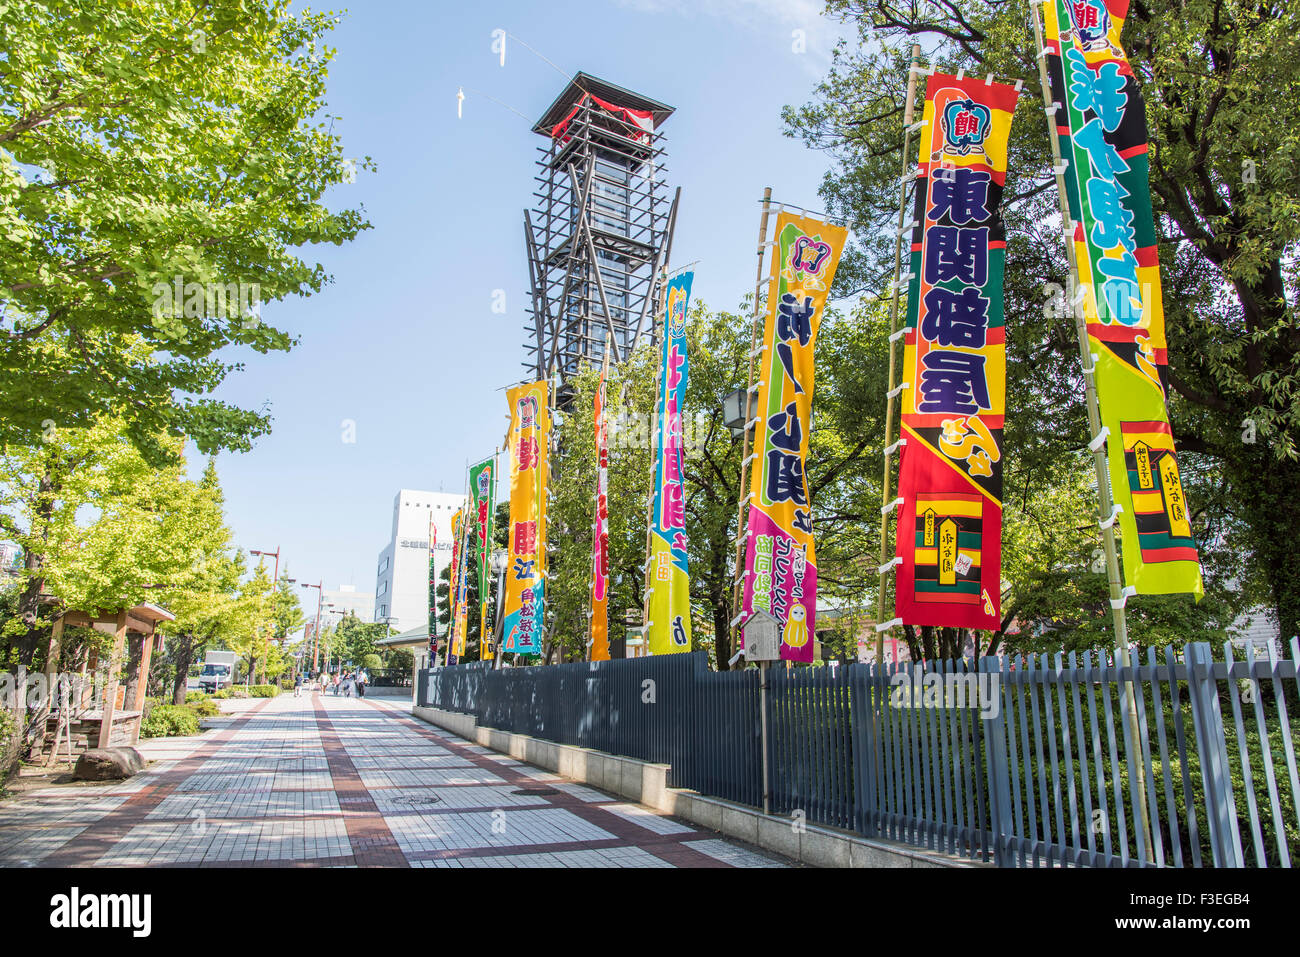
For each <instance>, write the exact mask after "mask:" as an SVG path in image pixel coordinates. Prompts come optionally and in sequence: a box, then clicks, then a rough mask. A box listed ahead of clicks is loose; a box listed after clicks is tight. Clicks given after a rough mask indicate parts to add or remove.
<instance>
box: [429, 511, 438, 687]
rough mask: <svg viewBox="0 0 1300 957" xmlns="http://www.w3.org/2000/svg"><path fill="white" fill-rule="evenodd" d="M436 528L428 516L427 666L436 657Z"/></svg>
mask: <svg viewBox="0 0 1300 957" xmlns="http://www.w3.org/2000/svg"><path fill="white" fill-rule="evenodd" d="M437 551H438V526H437V525H436V524H435V523H434V521H433V513H430V514H429V664H430V665H432V664H433V663H434V662H435V661H436V659H437V656H438V562H437Z"/></svg>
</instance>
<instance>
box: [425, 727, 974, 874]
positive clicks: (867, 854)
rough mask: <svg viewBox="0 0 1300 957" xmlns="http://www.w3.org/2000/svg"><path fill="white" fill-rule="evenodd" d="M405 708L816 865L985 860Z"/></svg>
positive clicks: (608, 757) (597, 754) (664, 770)
mask: <svg viewBox="0 0 1300 957" xmlns="http://www.w3.org/2000/svg"><path fill="white" fill-rule="evenodd" d="M411 714H412V715H414V716H415V717H417V718H419V719H420V720H422V721H426V722H428V723H429V724H432V725H436V726H437V727H439V728H443V729H444V730H447V731H450V732H452V733H453V734H456V735H459V736H460V737H462V738H465V739H466V740H467V741H473V742H475V743H477V744H480V745H482V746H483V747H485V748H491V749H492V750H493V751H498V752H500V753H502V754H508V755H510V756H511V757H512V758H515V759H517V760H519V761H524V762H526V763H528V764H532V765H535V766H536V767H539V768H543V769H545V770H547V771H554V772H555V773H557V774H560V775H563V776H564V777H566V778H569V779H571V780H573V781H578V782H581V783H583V784H589V785H591V786H592V787H594V788H600V789H601V790H602V791H609V792H612V793H614V794H617V795H619V796H620V797H624V798H627V799H628V800H630V801H636V802H637V803H638V804H644V805H646V806H647V807H651V808H654V809H655V810H657V811H662V812H663V813H665V814H671V815H673V816H674V817H679V818H682V819H683V820H686V821H690V822H691V823H693V824H698V825H700V826H701V827H706V828H709V829H710V830H713V831H719V832H721V833H722V834H725V835H726V836H728V837H733V838H736V839H738V840H741V841H746V842H748V843H750V844H753V845H756V846H758V847H761V848H764V849H766V850H769V851H775V852H776V853H778V854H783V855H785V856H786V857H789V858H792V859H794V860H797V861H802V862H803V863H805V864H809V865H812V866H815V867H989V866H991V865H988V864H982V863H980V862H976V861H969V860H966V859H964V858H960V857H956V856H953V855H948V854H938V853H935V852H933V851H927V850H924V849H918V848H914V847H908V846H907V845H903V844H895V843H893V842H891V841H880V840H869V839H867V838H863V837H858V836H856V835H853V834H850V833H849V832H847V831H841V830H838V829H835V828H827V827H819V826H816V825H812V824H803V823H800V824H798V825H797V826H796V823H795V822H794V821H791V820H790V819H789V818H784V817H776V816H774V815H770V814H764V813H763V812H762V811H760V810H757V809H755V808H752V807H747V806H745V805H743V804H735V803H733V802H731V801H723V800H721V799H719V798H714V797H706V796H705V795H703V794H700V793H698V792H696V791H689V790H686V789H684V788H671V787H669V786H668V771H669V765H667V764H651V763H649V762H647V761H638V760H637V759H635V758H626V757H621V756H619V755H614V754H605V753H604V752H602V751H593V750H591V749H589V748H579V747H575V746H573V745H568V744H556V743H555V742H554V741H543V740H541V739H540V738H533V737H529V736H528V735H524V734H513V733H511V732H509V731H498V730H497V729H495V728H481V727H479V726H478V721H477V719H475V717H474V716H473V715H469V714H460V713H458V712H455V711H443V710H441V709H439V708H425V707H419V706H415V707H412V709H411Z"/></svg>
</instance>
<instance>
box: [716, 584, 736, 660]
mask: <svg viewBox="0 0 1300 957" xmlns="http://www.w3.org/2000/svg"><path fill="white" fill-rule="evenodd" d="M712 604H713V651H714V656H715V657H716V658H717V666H718V670H719V671H730V670H731V665H730V663H729V662H730V661H731V656H732V655H733V654H735V652H734V651H732V650H731V596H730V595H729V594H723V595H721V596H718V595H714V596H713V602H712Z"/></svg>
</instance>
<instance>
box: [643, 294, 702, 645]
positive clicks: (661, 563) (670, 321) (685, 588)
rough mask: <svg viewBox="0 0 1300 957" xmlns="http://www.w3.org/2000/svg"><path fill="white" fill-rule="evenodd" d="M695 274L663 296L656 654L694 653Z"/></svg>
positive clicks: (650, 591) (654, 569) (653, 547)
mask: <svg viewBox="0 0 1300 957" xmlns="http://www.w3.org/2000/svg"><path fill="white" fill-rule="evenodd" d="M694 278H695V274H694V273H690V272H686V273H682V274H681V275H680V276H676V277H674V278H673V279H672V280H671V281H670V282H669V283H668V289H667V292H666V295H665V296H664V317H663V323H664V325H663V337H662V351H661V355H660V369H659V398H658V406H657V408H656V418H655V422H656V427H657V433H656V435H655V472H654V488H653V489H652V493H653V498H652V499H651V502H650V538H649V544H650V548H649V557H648V559H647V561H646V639H647V643H648V644H649V647H650V654H652V655H667V654H671V653H673V652H677V651H690V650H691V576H690V566H689V557H688V555H687V552H686V497H685V496H686V482H685V478H684V475H683V473H682V409H683V406H684V405H685V402H686V377H687V374H688V373H689V366H690V363H689V362H688V361H687V354H686V309H687V306H688V305H689V304H690V299H691V282H692V280H693V279H694Z"/></svg>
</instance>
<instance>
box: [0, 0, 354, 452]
mask: <svg viewBox="0 0 1300 957" xmlns="http://www.w3.org/2000/svg"><path fill="white" fill-rule="evenodd" d="M335 22H336V20H335V18H334V17H333V16H332V15H330V14H325V13H317V12H311V11H304V12H301V13H293V14H291V13H290V12H289V4H288V2H286V0H211V2H206V3H201V4H200V3H194V2H193V0H138V2H133V3H108V4H106V3H102V2H99V0H59V2H57V3H49V2H45V0H7V2H6V3H5V4H4V16H3V17H0V51H3V57H0V442H8V443H15V442H18V443H22V442H26V443H33V442H35V441H37V440H38V439H39V437H40V435H41V434H42V432H43V430H44V429H46V428H48V427H49V425H50V424H52V425H54V426H56V427H59V428H73V427H89V426H91V425H92V424H93V423H94V422H95V421H96V420H97V419H99V418H101V417H103V416H106V415H111V416H113V417H115V418H117V419H120V420H121V421H122V422H124V423H125V425H126V427H127V431H128V433H129V434H130V436H131V437H132V439H133V441H135V442H136V444H137V445H138V446H139V447H140V448H141V450H142V451H143V452H144V453H145V455H146V457H147V458H148V459H149V460H150V461H152V462H159V461H161V460H162V459H164V458H167V457H168V456H171V455H172V454H173V450H171V449H170V448H169V447H168V445H167V444H166V442H165V441H163V440H162V439H161V438H160V437H162V436H181V435H184V436H187V437H189V438H190V439H192V440H193V441H194V442H195V443H196V444H197V445H198V447H199V449H200V451H202V452H204V453H210V452H214V451H216V450H218V449H220V448H232V449H247V448H249V446H250V443H251V441H252V440H253V439H254V438H255V437H257V436H258V435H261V434H263V433H265V432H266V431H267V429H268V427H269V422H270V419H269V416H268V415H267V414H266V411H265V410H248V409H240V408H237V407H234V406H231V405H229V404H227V403H224V402H220V401H217V400H215V399H212V398H210V397H209V396H210V394H211V393H212V392H213V390H214V389H216V387H217V386H218V385H219V384H220V383H221V382H222V380H223V379H224V378H225V377H226V375H227V373H229V372H230V371H231V370H233V369H237V368H238V367H239V364H238V362H237V361H232V360H231V359H229V358H227V357H225V351H226V350H227V347H232V346H240V347H248V348H251V349H253V350H256V351H258V352H263V353H265V352H268V351H271V350H287V349H289V348H291V346H292V345H293V340H292V339H291V337H290V336H289V335H288V334H287V333H286V332H284V331H281V330H279V329H276V328H275V327H274V326H272V325H270V324H269V323H267V322H265V321H263V320H262V318H261V312H260V304H261V303H265V302H271V301H275V300H279V299H282V298H284V297H286V296H290V295H303V296H305V295H310V294H312V293H315V292H319V291H320V290H321V289H322V288H323V286H324V285H325V283H326V282H328V281H329V276H328V275H327V274H326V272H325V270H324V269H323V268H322V267H321V266H320V265H319V264H316V263H311V262H310V261H308V260H306V259H303V258H302V257H301V250H302V249H303V248H304V247H308V246H310V245H312V244H317V243H325V242H328V243H334V244H340V243H343V242H346V241H348V240H350V239H352V238H353V237H355V236H356V235H357V233H358V232H359V231H360V230H362V229H364V228H367V227H368V223H367V222H366V221H365V218H364V215H363V213H362V212H361V211H360V210H356V209H344V210H341V211H338V212H333V211H331V210H330V209H329V208H328V207H327V206H326V205H325V204H324V202H323V199H324V196H325V193H326V192H327V191H328V190H329V189H330V188H331V187H333V186H335V185H338V184H341V183H345V182H349V181H351V180H352V179H353V178H354V177H355V175H356V167H357V164H356V163H354V162H352V161H349V160H347V159H346V157H345V155H344V152H343V148H342V144H341V142H340V139H339V137H338V136H337V135H336V134H335V133H333V132H332V130H333V122H332V121H333V120H334V119H335V117H333V116H331V115H330V114H329V113H328V112H327V106H326V103H325V99H324V91H325V77H326V74H327V67H328V64H329V62H330V60H331V59H332V57H333V52H334V51H333V50H331V49H330V48H329V47H328V46H326V45H325V43H324V39H325V36H326V34H327V33H328V32H329V30H330V28H331V26H332V25H333V24H334V23H335ZM360 165H361V166H362V167H368V166H370V165H371V164H370V163H369V161H368V160H363V161H362V162H361V164H360Z"/></svg>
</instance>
